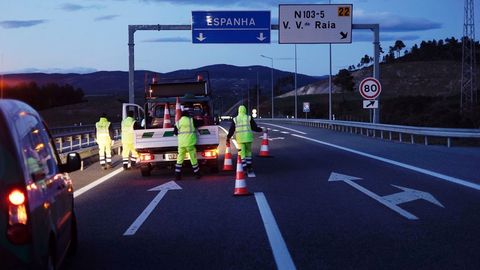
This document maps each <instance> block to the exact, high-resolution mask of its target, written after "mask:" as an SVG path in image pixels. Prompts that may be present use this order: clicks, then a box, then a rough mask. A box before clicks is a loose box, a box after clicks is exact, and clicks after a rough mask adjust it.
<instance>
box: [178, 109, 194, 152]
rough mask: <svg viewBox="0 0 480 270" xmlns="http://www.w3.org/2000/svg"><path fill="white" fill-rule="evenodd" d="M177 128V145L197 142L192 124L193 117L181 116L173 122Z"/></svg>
mask: <svg viewBox="0 0 480 270" xmlns="http://www.w3.org/2000/svg"><path fill="white" fill-rule="evenodd" d="M175 126H176V127H177V129H178V146H179V147H186V146H192V145H195V144H196V143H197V134H196V132H195V127H194V126H193V119H192V118H190V117H187V116H182V117H181V118H180V120H179V121H178V122H177V123H176V124H175Z"/></svg>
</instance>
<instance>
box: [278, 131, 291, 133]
mask: <svg viewBox="0 0 480 270" xmlns="http://www.w3.org/2000/svg"><path fill="white" fill-rule="evenodd" d="M280 133H283V134H290V132H288V131H280Z"/></svg>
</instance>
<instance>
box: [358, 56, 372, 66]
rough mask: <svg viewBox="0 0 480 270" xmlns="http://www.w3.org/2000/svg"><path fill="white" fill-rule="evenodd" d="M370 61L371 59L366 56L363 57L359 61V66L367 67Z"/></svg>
mask: <svg viewBox="0 0 480 270" xmlns="http://www.w3.org/2000/svg"><path fill="white" fill-rule="evenodd" d="M371 59H372V57H370V56H368V55H366V54H365V55H364V56H363V57H362V59H360V66H367V65H368V64H369V63H370V60H371ZM372 60H373V59H372Z"/></svg>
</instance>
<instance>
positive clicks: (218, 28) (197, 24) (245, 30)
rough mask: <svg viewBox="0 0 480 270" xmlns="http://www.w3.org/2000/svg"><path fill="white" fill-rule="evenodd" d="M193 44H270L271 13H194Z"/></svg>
mask: <svg viewBox="0 0 480 270" xmlns="http://www.w3.org/2000/svg"><path fill="white" fill-rule="evenodd" d="M192 42H193V43H270V11H192Z"/></svg>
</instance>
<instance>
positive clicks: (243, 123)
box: [227, 105, 263, 174]
mask: <svg viewBox="0 0 480 270" xmlns="http://www.w3.org/2000/svg"><path fill="white" fill-rule="evenodd" d="M252 130H253V131H256V132H262V131H263V129H261V128H259V127H258V126H257V123H255V121H254V120H253V118H252V117H251V116H250V115H247V109H246V108H245V106H243V105H240V107H238V115H237V116H236V117H234V118H233V121H232V124H231V126H230V130H229V131H228V135H227V143H228V144H229V143H230V138H231V137H232V136H233V134H234V133H235V138H236V140H237V143H238V144H239V145H238V146H239V151H240V156H241V158H242V166H243V167H244V168H246V169H247V173H249V174H251V173H253V168H252V163H253V162H252V142H253V133H252Z"/></svg>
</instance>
